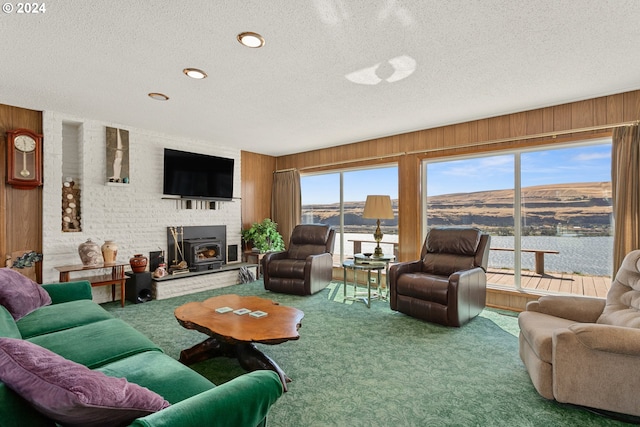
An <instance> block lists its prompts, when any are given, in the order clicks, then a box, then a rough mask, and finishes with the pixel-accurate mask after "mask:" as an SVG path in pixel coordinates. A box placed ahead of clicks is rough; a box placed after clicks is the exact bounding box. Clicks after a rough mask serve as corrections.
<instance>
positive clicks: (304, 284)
mask: <svg viewBox="0 0 640 427" xmlns="http://www.w3.org/2000/svg"><path fill="white" fill-rule="evenodd" d="M335 236H336V232H335V230H334V229H333V228H331V226H328V225H323V224H301V225H297V226H296V227H295V228H294V229H293V232H292V233H291V239H290V241H289V246H287V248H288V249H287V250H286V251H284V252H269V253H267V254H266V255H265V256H264V258H262V271H263V278H264V288H265V289H267V290H270V291H274V292H282V293H287V294H296V295H311V294H315V293H316V292H319V291H321V290H322V289H324V288H326V287H327V285H328V284H329V282H331V277H332V274H333V243H334V240H335Z"/></svg>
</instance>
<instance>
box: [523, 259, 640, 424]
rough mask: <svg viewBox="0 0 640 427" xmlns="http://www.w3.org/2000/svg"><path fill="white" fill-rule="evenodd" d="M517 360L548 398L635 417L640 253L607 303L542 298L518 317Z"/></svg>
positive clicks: (627, 262)
mask: <svg viewBox="0 0 640 427" xmlns="http://www.w3.org/2000/svg"><path fill="white" fill-rule="evenodd" d="M518 322H519V324H520V338H519V340H520V358H521V359H522V361H523V362H524V364H525V366H526V368H527V371H528V372H529V376H530V377H531V381H532V382H533V385H534V387H535V388H536V390H537V391H538V393H540V395H542V396H543V397H545V398H547V399H555V400H557V401H558V402H563V403H570V404H574V405H581V406H587V407H591V408H597V409H601V410H605V411H612V412H619V413H623V414H629V415H635V416H640V403H639V402H640V400H639V396H640V382H638V373H639V372H640V250H636V251H632V252H630V253H629V254H627V256H626V257H625V259H624V261H623V262H622V266H621V267H620V270H619V271H618V274H617V275H616V278H615V280H614V281H613V282H612V284H611V288H610V289H609V292H608V294H607V299H606V301H605V300H603V299H598V298H590V297H578V296H562V295H554V296H543V297H541V298H540V299H539V300H538V301H532V302H530V303H529V304H527V309H526V311H524V312H522V313H520V315H519V317H518Z"/></svg>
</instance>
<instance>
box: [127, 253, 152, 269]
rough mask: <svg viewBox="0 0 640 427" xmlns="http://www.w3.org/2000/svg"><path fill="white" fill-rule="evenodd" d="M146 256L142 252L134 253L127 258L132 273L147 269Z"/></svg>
mask: <svg viewBox="0 0 640 427" xmlns="http://www.w3.org/2000/svg"><path fill="white" fill-rule="evenodd" d="M147 261H148V259H147V257H146V256H144V255H142V254H135V255H134V256H133V257H132V258H130V259H129V265H131V271H133V272H134V273H142V272H144V271H145V270H146V269H147Z"/></svg>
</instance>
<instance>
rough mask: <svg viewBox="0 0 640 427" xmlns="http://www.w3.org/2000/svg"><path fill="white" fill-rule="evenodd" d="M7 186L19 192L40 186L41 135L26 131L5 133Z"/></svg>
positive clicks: (18, 130)
mask: <svg viewBox="0 0 640 427" xmlns="http://www.w3.org/2000/svg"><path fill="white" fill-rule="evenodd" d="M7 184H9V185H11V186H13V187H14V188H17V189H20V190H29V189H32V188H36V187H39V186H41V185H42V135H40V134H37V133H35V132H32V131H30V130H28V129H16V130H12V131H7Z"/></svg>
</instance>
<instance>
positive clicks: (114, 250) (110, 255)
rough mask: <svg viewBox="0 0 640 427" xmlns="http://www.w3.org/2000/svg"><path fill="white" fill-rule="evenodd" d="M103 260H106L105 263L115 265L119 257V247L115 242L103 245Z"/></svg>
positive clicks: (107, 242)
mask: <svg viewBox="0 0 640 427" xmlns="http://www.w3.org/2000/svg"><path fill="white" fill-rule="evenodd" d="M101 249H102V258H104V263H105V264H107V265H109V264H115V263H116V257H117V256H118V245H117V244H116V242H114V241H113V240H106V241H105V242H104V243H103V244H102V248H101Z"/></svg>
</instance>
